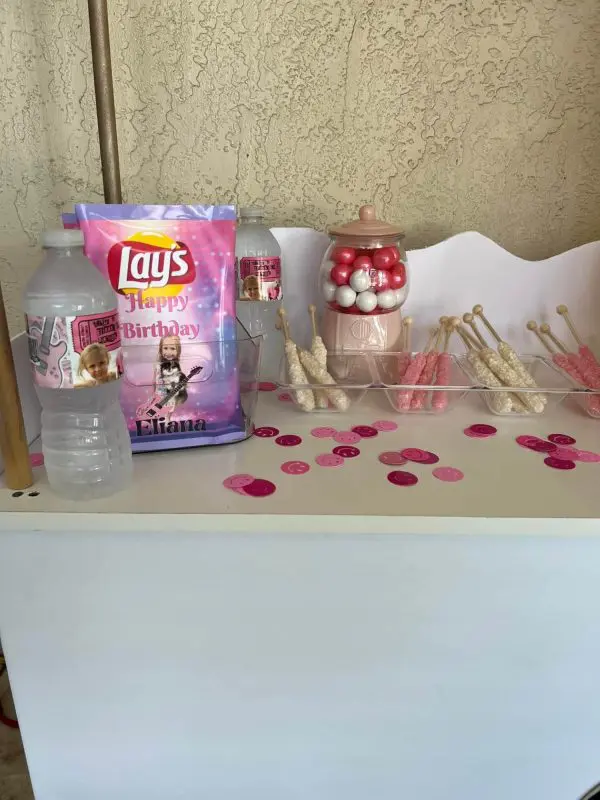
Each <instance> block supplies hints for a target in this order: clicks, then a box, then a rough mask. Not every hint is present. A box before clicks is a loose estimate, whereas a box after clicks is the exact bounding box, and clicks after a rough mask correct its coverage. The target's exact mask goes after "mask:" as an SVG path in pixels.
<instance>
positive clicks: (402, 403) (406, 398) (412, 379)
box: [398, 353, 427, 411]
mask: <svg viewBox="0 0 600 800" xmlns="http://www.w3.org/2000/svg"><path fill="white" fill-rule="evenodd" d="M426 359H427V355H426V353H417V354H416V355H415V357H414V358H413V360H412V361H411V363H410V364H409V365H408V368H407V370H406V372H405V373H404V377H403V378H402V382H403V383H406V384H408V385H409V386H414V385H416V383H417V382H418V380H419V377H420V375H421V372H423V369H424V367H425V361H426ZM413 391H414V389H401V390H400V391H399V392H398V408H401V409H402V410H404V411H406V410H408V409H409V408H410V402H411V400H412V396H413Z"/></svg>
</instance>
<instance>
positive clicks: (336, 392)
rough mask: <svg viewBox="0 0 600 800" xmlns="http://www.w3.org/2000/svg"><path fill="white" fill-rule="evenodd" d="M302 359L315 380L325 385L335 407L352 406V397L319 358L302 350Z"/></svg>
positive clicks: (341, 408) (344, 409)
mask: <svg viewBox="0 0 600 800" xmlns="http://www.w3.org/2000/svg"><path fill="white" fill-rule="evenodd" d="M300 361H301V362H302V365H303V366H304V368H305V369H306V371H307V372H308V374H309V375H310V376H311V378H312V379H313V380H315V381H316V382H317V383H319V384H320V385H321V386H323V389H324V391H325V393H326V395H327V397H328V399H329V400H330V401H331V402H332V404H333V405H334V406H335V408H337V409H339V411H347V409H348V408H349V407H350V398H349V397H348V395H347V394H346V392H345V391H344V390H343V389H339V388H338V387H337V385H336V382H335V380H334V379H333V378H332V377H331V375H330V374H329V373H328V372H327V369H325V367H322V366H321V365H320V364H319V362H318V361H317V359H316V358H315V357H314V356H313V354H312V353H309V352H308V350H300Z"/></svg>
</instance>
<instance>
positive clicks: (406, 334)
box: [402, 317, 413, 353]
mask: <svg viewBox="0 0 600 800" xmlns="http://www.w3.org/2000/svg"><path fill="white" fill-rule="evenodd" d="M412 324H413V318H412V317H404V322H403V323H402V333H403V341H402V349H403V350H404V352H405V353H411V352H412V349H411V345H412Z"/></svg>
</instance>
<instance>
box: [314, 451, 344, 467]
mask: <svg viewBox="0 0 600 800" xmlns="http://www.w3.org/2000/svg"><path fill="white" fill-rule="evenodd" d="M315 461H316V463H317V464H318V465H319V466H320V467H341V466H342V464H343V463H344V459H343V458H342V457H341V456H337V455H336V454H335V453H321V455H319V456H317V457H316V458H315Z"/></svg>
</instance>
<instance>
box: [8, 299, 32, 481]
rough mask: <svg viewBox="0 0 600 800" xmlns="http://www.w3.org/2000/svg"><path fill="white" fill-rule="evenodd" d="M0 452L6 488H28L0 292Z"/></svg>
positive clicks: (26, 458) (25, 453)
mask: <svg viewBox="0 0 600 800" xmlns="http://www.w3.org/2000/svg"><path fill="white" fill-rule="evenodd" d="M0 375H1V376H2V377H1V378H0V452H2V458H3V459H4V483H5V484H6V486H7V487H8V488H9V489H27V487H28V486H31V485H32V483H33V475H32V472H31V464H30V463H29V447H28V445H27V437H26V435H25V423H24V422H23V412H22V410H21V400H20V398H19V389H18V386H17V376H16V373H15V362H14V361H13V354H12V347H11V345H10V336H9V333H8V323H7V321H6V309H5V308H4V300H3V298H2V289H0Z"/></svg>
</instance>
